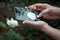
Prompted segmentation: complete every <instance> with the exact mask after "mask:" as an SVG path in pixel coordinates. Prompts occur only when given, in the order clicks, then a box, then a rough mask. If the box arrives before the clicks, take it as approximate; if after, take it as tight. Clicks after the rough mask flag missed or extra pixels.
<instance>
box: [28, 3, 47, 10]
mask: <svg viewBox="0 0 60 40" xmlns="http://www.w3.org/2000/svg"><path fill="white" fill-rule="evenodd" d="M28 8H29V9H33V10H40V11H42V10H44V9H45V8H46V5H45V4H42V3H38V4H34V5H30V6H28Z"/></svg>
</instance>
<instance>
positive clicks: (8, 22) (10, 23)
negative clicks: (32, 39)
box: [7, 18, 18, 27]
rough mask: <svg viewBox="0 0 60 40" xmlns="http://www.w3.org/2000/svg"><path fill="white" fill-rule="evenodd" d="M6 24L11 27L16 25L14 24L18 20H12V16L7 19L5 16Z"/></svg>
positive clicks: (16, 24)
mask: <svg viewBox="0 0 60 40" xmlns="http://www.w3.org/2000/svg"><path fill="white" fill-rule="evenodd" d="M7 24H8V25H9V26H11V27H16V26H18V21H17V20H14V19H13V18H11V20H9V19H8V18H7Z"/></svg>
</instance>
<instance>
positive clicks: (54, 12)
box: [28, 3, 60, 19]
mask: <svg viewBox="0 0 60 40" xmlns="http://www.w3.org/2000/svg"><path fill="white" fill-rule="evenodd" d="M28 8H29V9H32V10H38V11H41V13H40V14H39V16H40V17H43V18H45V19H59V18H60V8H58V7H54V6H51V5H49V4H45V3H37V4H34V5H31V6H28Z"/></svg>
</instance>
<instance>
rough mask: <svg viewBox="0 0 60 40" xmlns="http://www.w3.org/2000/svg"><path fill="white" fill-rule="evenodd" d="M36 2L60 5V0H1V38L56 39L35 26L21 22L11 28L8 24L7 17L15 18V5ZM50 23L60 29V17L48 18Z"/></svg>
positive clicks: (9, 39) (14, 39)
mask: <svg viewBox="0 0 60 40" xmlns="http://www.w3.org/2000/svg"><path fill="white" fill-rule="evenodd" d="M36 3H48V4H51V5H53V6H57V7H60V0H0V40H54V39H52V38H51V37H50V36H48V35H47V34H45V33H44V32H41V31H39V30H38V29H35V28H33V27H28V26H27V25H23V24H20V26H18V27H15V28H11V27H10V26H8V25H7V24H6V18H7V17H9V18H10V17H13V18H14V14H13V13H14V7H15V6H22V7H23V6H29V5H32V4H36ZM42 20H44V21H46V22H47V23H48V24H49V25H51V26H52V27H54V28H57V29H60V19H58V20H46V19H42Z"/></svg>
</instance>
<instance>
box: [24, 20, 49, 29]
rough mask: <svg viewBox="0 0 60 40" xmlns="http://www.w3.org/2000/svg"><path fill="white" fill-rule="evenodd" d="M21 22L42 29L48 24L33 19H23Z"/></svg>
mask: <svg viewBox="0 0 60 40" xmlns="http://www.w3.org/2000/svg"><path fill="white" fill-rule="evenodd" d="M23 24H27V25H28V26H33V27H35V28H37V29H40V30H42V29H44V27H45V26H46V25H48V24H47V23H46V22H44V21H33V22H32V21H24V22H23Z"/></svg>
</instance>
